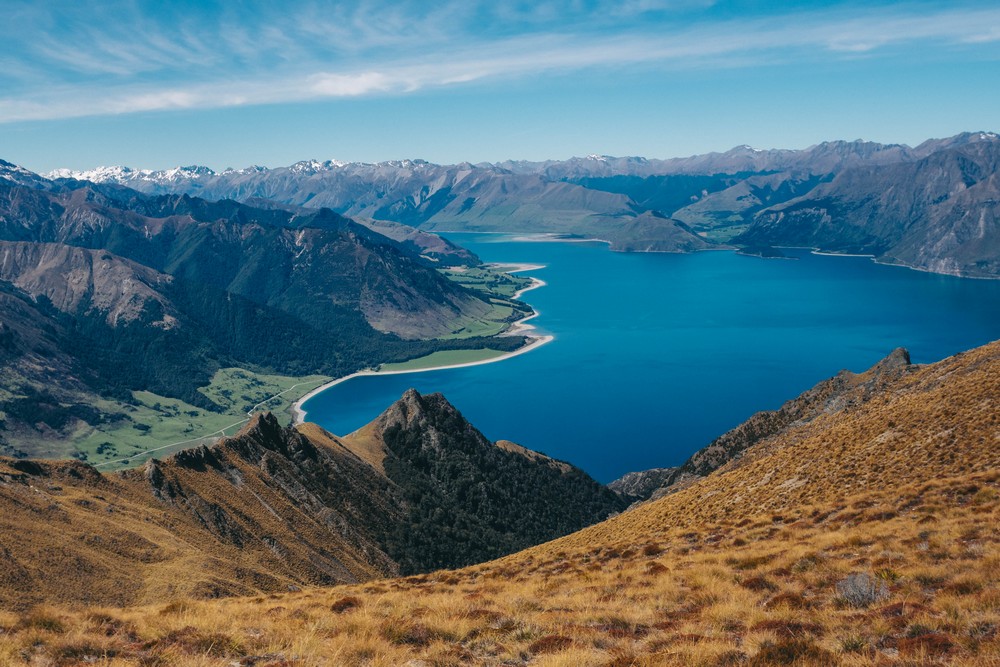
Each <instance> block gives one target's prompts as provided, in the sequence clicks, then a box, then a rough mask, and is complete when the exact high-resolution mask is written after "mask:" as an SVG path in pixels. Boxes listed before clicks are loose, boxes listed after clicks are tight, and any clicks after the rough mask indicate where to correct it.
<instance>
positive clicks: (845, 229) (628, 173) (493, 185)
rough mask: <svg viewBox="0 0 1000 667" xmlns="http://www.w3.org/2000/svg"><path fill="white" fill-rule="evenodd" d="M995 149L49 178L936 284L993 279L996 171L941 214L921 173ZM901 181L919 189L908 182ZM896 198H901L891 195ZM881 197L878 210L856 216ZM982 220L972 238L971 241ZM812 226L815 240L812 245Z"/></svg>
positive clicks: (840, 148) (976, 145)
mask: <svg viewBox="0 0 1000 667" xmlns="http://www.w3.org/2000/svg"><path fill="white" fill-rule="evenodd" d="M997 146H1000V139H998V137H997V135H996V134H995V133H992V132H964V133H961V134H958V135H955V136H953V137H947V138H943V139H929V140H927V141H924V142H922V143H921V144H919V145H917V146H915V147H911V146H907V145H903V144H880V143H877V142H870V141H862V140H856V141H839V140H838V141H826V142H822V143H819V144H816V145H813V146H810V147H808V148H805V149H801V150H790V149H768V150H761V149H754V148H751V147H749V146H737V147H735V148H733V149H730V150H729V151H726V152H722V153H707V154H704V155H695V156H690V157H685V158H670V159H665V160H660V159H650V158H641V157H621V158H619V157H613V156H596V155H591V156H587V157H584V158H570V159H568V160H547V161H540V162H529V161H517V160H507V161H503V162H497V163H480V164H475V165H474V164H470V163H459V164H455V165H437V164H433V163H430V162H427V161H425V160H396V161H386V162H378V163H350V162H341V161H334V160H327V161H323V162H321V161H318V160H307V161H301V162H297V163H295V164H293V165H290V166H288V167H276V168H272V169H266V168H258V167H255V168H248V169H241V170H227V171H224V172H214V171H212V170H209V169H206V168H194V167H192V168H183V169H181V168H175V169H171V170H161V171H151V170H145V171H135V170H128V169H125V168H109V169H103V170H97V171H90V172H72V171H57V172H52V174H51V175H52V176H61V177H62V176H69V177H75V178H80V177H89V178H95V179H98V180H105V181H107V182H119V183H124V184H129V185H133V186H134V187H137V188H139V189H142V190H145V191H147V192H153V193H165V192H175V193H176V192H184V193H188V194H198V195H201V196H206V197H209V198H214V199H223V198H230V199H238V200H249V199H254V198H264V199H270V200H273V201H276V202H279V203H281V204H286V205H293V206H299V207H318V206H327V207H330V208H332V209H334V210H336V211H338V212H340V213H342V214H344V215H350V216H355V217H363V218H368V219H373V220H392V221H395V222H397V223H404V224H407V225H410V226H413V227H419V228H421V229H425V230H444V231H483V232H495V231H506V232H515V233H532V232H534V233H546V234H557V235H566V236H572V237H575V238H581V237H583V238H596V239H603V240H605V241H607V242H609V244H610V246H611V249H612V250H621V251H639V252H643V251H656V252H692V251H695V250H703V249H708V248H713V247H717V248H727V247H730V246H729V245H727V244H729V243H735V244H737V245H743V246H749V247H752V248H760V247H768V246H775V245H798V246H805V247H817V248H819V249H820V250H824V251H830V252H850V253H852V254H858V253H870V254H874V255H876V256H878V259H879V261H884V262H889V263H899V264H903V265H905V266H911V267H914V268H918V269H922V270H928V271H933V272H938V273H948V274H954V275H962V276H975V277H994V276H997V275H1000V267H998V266H995V265H993V264H990V263H989V262H988V261H987V260H985V259H984V257H986V256H987V255H988V253H989V252H991V251H992V250H993V249H995V248H994V246H995V244H996V238H995V237H996V235H997V232H996V230H995V225H994V224H993V222H992V221H993V220H994V217H995V216H994V215H993V212H992V208H991V204H990V202H991V201H992V200H993V199H992V198H993V197H994V195H995V192H994V190H995V188H994V186H991V185H989V184H988V180H989V179H988V178H986V177H985V176H986V175H987V174H990V173H992V174H995V173H996V168H997V167H996V164H995V163H988V164H987V163H986V162H983V161H982V160H980V161H979V163H978V164H979V166H978V167H977V169H985V170H987V171H986V172H984V173H982V174H979V175H978V176H977V177H976V178H977V180H978V181H982V183H981V184H980V187H978V188H975V187H969V188H968V189H967V191H966V192H964V193H962V194H961V196H957V197H953V198H951V199H950V201H948V202H945V203H942V202H943V201H944V200H942V199H940V197H941V195H940V194H939V195H937V196H933V197H929V196H924V195H923V194H921V191H922V190H927V189H928V188H929V189H934V188H935V187H936V186H935V185H934V184H933V182H934V181H940V180H942V176H941V175H935V174H934V173H933V170H931V169H923V170H921V169H920V167H919V165H921V164H924V163H928V162H929V161H930V162H934V161H935V160H937V161H940V160H941V159H942V156H943V155H944V154H948V153H950V152H955V151H958V152H959V153H964V154H970V153H971V152H975V151H977V150H978V151H979V152H980V153H983V152H988V151H989V150H994V151H995V150H997ZM984 147H985V148H984ZM994 162H995V161H994ZM969 173H971V172H967V171H963V170H962V168H961V167H958V168H952V169H951V171H949V172H948V173H947V175H946V177H947V178H948V179H949V184H955V183H961V182H962V181H963V179H966V178H967V177H968V175H969ZM851 174H855V175H856V176H855V181H856V182H855V184H853V185H851V184H849V183H848V181H849V180H850V179H851V176H850V175H851ZM875 181H877V182H878V185H877V186H875V185H874V182H875ZM911 182H912V183H914V184H915V185H913V186H908V185H906V184H907V183H911ZM831 188H833V189H832V190H831ZM873 188H874V189H873ZM938 189H939V190H940V189H941V188H940V187H938ZM893 192H896V195H895V196H896V197H897V201H892V200H891V195H888V194H887V193H893ZM945 194H947V193H945ZM879 196H882V197H883V198H884V197H886V196H890V200H887V201H886V202H884V203H883V204H882V205H879V206H878V207H877V210H876V209H873V208H872V207H871V205H870V203H866V202H870V201H871V200H873V199H876V200H877V199H878V197H879ZM813 200H815V201H814V202H813V203H812V204H810V202H811V201H813ZM827 200H831V201H832V203H829V202H828V201H827ZM909 215H916V216H917V217H918V218H921V220H922V222H921V229H917V230H909V226H910V224H909V223H910V218H909V217H908V216H909ZM979 217H982V218H983V222H982V224H981V225H980V227H981V229H980V232H981V236H982V238H974V237H975V234H976V231H977V230H976V229H975V225H976V222H977V220H978V218H979ZM880 220H881V222H880ZM811 228H816V229H818V230H819V231H818V232H816V231H814V232H813V233H809V232H808V229H811ZM970 237H973V238H970Z"/></svg>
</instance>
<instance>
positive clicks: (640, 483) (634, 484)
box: [608, 468, 677, 500]
mask: <svg viewBox="0 0 1000 667" xmlns="http://www.w3.org/2000/svg"><path fill="white" fill-rule="evenodd" d="M676 470H677V468H651V469H649V470H640V471H638V472H630V473H626V474H625V475H622V476H621V477H619V478H618V479H616V480H615V481H613V482H611V483H610V484H608V488H609V489H611V490H612V491H614V492H615V493H617V494H618V495H619V496H621V497H623V498H627V499H629V500H636V499H637V500H646V499H648V498H649V497H650V496H652V495H653V492H654V491H656V490H657V489H659V488H660V487H662V486H664V485H665V484H667V483H668V482H669V480H670V479H671V477H672V476H673V474H674V472H675V471H676Z"/></svg>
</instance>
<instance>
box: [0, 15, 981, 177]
mask: <svg viewBox="0 0 1000 667" xmlns="http://www.w3.org/2000/svg"><path fill="white" fill-rule="evenodd" d="M2 5H3V9H4V13H5V15H6V18H5V20H4V22H3V24H2V26H0V157H2V158H4V159H7V160H10V161H12V162H16V163H18V164H22V165H24V166H26V167H28V168H30V169H34V170H38V171H46V170H49V169H53V168H56V167H71V168H88V167H93V166H96V165H98V164H126V165H129V166H133V167H141V168H163V167H170V166H176V165H181V164H183V165H187V164H204V165H208V166H210V167H213V168H216V169H219V168H224V167H227V166H232V167H243V166H248V165H250V164H261V165H265V166H281V165H286V164H290V163H292V162H295V161H297V160H301V159H310V158H318V159H327V158H337V159H341V160H362V161H378V160H386V159H397V158H424V159H427V160H431V161H434V162H445V163H450V162H459V161H465V160H468V161H471V162H479V161H486V160H489V161H496V160H502V159H507V158H513V159H545V158H559V159H561V158H567V157H570V156H573V155H585V154H588V153H602V154H612V155H644V156H648V157H672V156H680V155H691V154H695V153H702V152H707V151H717V150H726V149H728V148H731V147H732V146H735V145H738V144H743V143H747V144H750V145H753V146H757V147H762V148H772V147H774V148H803V147H806V146H809V145H811V144H814V143H817V142H819V141H823V140H827V139H856V138H864V139H870V140H875V141H883V142H901V143H910V144H914V143H917V142H920V141H922V140H924V139H927V138H930V137H941V136H949V135H952V134H955V133H957V132H960V131H963V130H998V129H1000V118H998V116H1000V6H997V4H996V3H995V2H960V1H958V2H937V3H931V2H896V3H888V2H881V3H880V2H798V3H792V2H764V1H745V2H724V1H721V0H720V1H718V2H713V1H711V0H620V1H618V2H610V1H608V0H535V1H534V2H522V1H520V0H510V1H508V2H503V1H500V0H498V1H495V2H489V1H480V0H438V1H436V2H426V1H425V0H412V1H409V0H404V1H400V2H388V1H383V0H357V1H355V2H319V1H311V0H303V1H301V2H295V3H279V2H219V3H210V2H202V1H198V2H195V1H188V2H154V1H148V2H143V1H133V2H119V1H116V0H105V1H100V2H87V1H85V0H75V1H72V2H55V1H52V2H46V1H45V0H3V3H2Z"/></svg>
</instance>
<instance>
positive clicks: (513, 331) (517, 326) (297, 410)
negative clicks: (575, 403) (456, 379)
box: [291, 263, 556, 426]
mask: <svg viewBox="0 0 1000 667" xmlns="http://www.w3.org/2000/svg"><path fill="white" fill-rule="evenodd" d="M490 266H492V267H495V268H500V267H512V268H504V269H503V270H504V272H505V273H517V272H519V271H534V270H537V269H544V268H545V265H544V264H517V263H509V264H508V263H496V264H491V265H490ZM531 281H532V282H531V284H530V285H528V286H527V287H525V288H524V289H521V290H518V291H517V292H515V293H514V296H513V297H512V298H514V299H518V298H520V296H521V295H522V294H524V293H525V292H528V291H531V290H533V289H538V288H539V287H544V286H545V285H546V284H547V283H546V282H545V281H544V280H539V279H538V278H534V277H532V279H531ZM540 314H541V313H540V311H538V310H536V309H534V308H532V310H531V313H529V314H528V315H525V316H524V317H522V318H521V319H519V320H517V321H516V322H513V323H511V326H510V328H509V329H508V330H507V331H504V332H503V333H500V334H497V336H498V337H499V336H521V335H523V336H525V337H526V338H528V339H529V341H530V342H529V343H528V344H527V345H525V346H523V347H519V348H518V349H516V350H514V351H513V352H508V353H506V354H501V355H500V356H498V357H493V358H491V359H482V360H480V361H466V362H463V363H459V364H446V365H444V366H431V367H429V368H410V369H406V370H399V371H378V370H362V371H356V372H354V373H351V374H350V375H345V376H344V377H341V378H336V379H333V380H330V381H329V382H326V383H324V384H322V385H320V386H318V387H316V388H315V389H313V390H312V391H310V392H309V393H307V394H306V395H305V396H302V397H301V398H300V399H299V400H297V401H295V402H294V403H292V405H291V411H292V424H293V425H296V426H297V425H299V424H302V423H304V422H305V420H306V416H307V415H308V414H309V413H308V412H307V411H306V410H303V409H302V406H303V405H304V404H305V403H306V401H308V400H310V399H312V398H313V397H315V396H316V395H317V394H321V393H322V392H324V391H326V390H327V389H329V388H331V387H335V386H337V385H338V384H340V383H342V382H347V381H348V380H353V379H354V378H359V377H365V376H369V375H404V374H406V373H426V372H428V371H442V370H447V369H450V368H468V367H471V366H482V365H484V364H495V363H497V362H498V361H506V360H507V359H510V358H512V357H516V356H518V355H521V354H527V353H528V352H531V351H532V350H536V349H538V348H540V347H541V346H542V345H545V344H546V343H551V342H552V341H553V340H555V338H556V337H555V336H552V335H549V334H546V335H543V336H537V335H536V336H532V335H530V334H529V333H527V332H530V331H534V330H535V325H533V324H525V323H526V322H527V321H528V320H530V319H532V318H535V317H538V316H539V315H540Z"/></svg>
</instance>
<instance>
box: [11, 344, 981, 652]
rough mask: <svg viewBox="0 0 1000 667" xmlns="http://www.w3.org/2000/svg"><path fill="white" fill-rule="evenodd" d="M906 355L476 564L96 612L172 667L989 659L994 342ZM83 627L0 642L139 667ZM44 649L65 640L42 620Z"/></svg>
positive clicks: (76, 624) (73, 620) (84, 620)
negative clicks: (652, 487)
mask: <svg viewBox="0 0 1000 667" xmlns="http://www.w3.org/2000/svg"><path fill="white" fill-rule="evenodd" d="M901 356H902V355H901V354H896V355H894V357H895V358H896V360H895V362H890V364H889V366H891V367H894V369H893V368H887V369H884V370H885V371H886V372H885V373H883V374H882V375H881V378H882V379H881V380H878V379H877V378H876V377H875V374H870V375H869V377H867V378H860V377H859V378H856V379H857V380H858V382H857V383H855V384H856V386H857V387H861V386H863V385H865V384H868V386H869V388H870V391H861V392H860V393H857V394H855V395H854V396H853V397H852V400H851V401H850V402H849V404H847V405H844V406H842V407H841V409H836V410H833V411H830V412H825V411H820V413H819V414H816V415H815V416H814V417H813V418H811V419H808V420H806V421H803V422H793V423H792V424H791V425H790V426H788V427H786V428H784V429H781V430H780V432H777V433H774V434H773V435H771V436H769V437H764V438H762V439H760V440H758V441H757V442H756V444H754V445H752V446H750V447H749V448H747V449H746V450H745V451H744V452H743V455H742V456H741V457H740V458H738V459H735V460H733V461H731V462H729V463H728V464H726V465H724V466H723V467H721V468H719V469H717V470H715V471H714V472H712V473H710V474H709V475H707V476H706V477H704V478H702V479H700V480H697V481H696V482H694V483H693V484H691V485H690V486H688V487H687V488H684V489H682V490H679V491H677V492H676V493H672V494H670V495H667V496H666V497H663V498H661V499H659V500H655V501H652V502H649V503H645V504H642V505H640V506H638V507H637V508H635V509H633V510H630V511H628V512H625V513H623V514H621V515H619V516H616V517H614V518H612V519H609V520H608V521H605V522H603V523H601V524H597V525H595V526H592V527H590V528H587V529H584V530H582V531H579V532H577V533H574V534H572V535H569V536H567V537H564V538H562V539H559V540H555V541H553V542H550V543H547V544H543V545H540V546H537V547H534V548H531V549H528V550H526V551H523V552H520V553H517V554H514V555H511V556H508V557H506V558H503V559H500V560H497V561H494V562H491V563H486V564H483V565H479V566H474V567H470V568H466V569H463V570H457V571H451V572H438V573H434V574H430V575H422V576H414V577H408V578H405V579H398V580H391V581H384V582H371V583H369V584H365V585H360V586H346V587H336V588H332V589H325V590H309V591H303V592H299V593H290V594H285V595H282V596H279V597H278V598H275V599H263V598H256V599H230V600H225V601H219V602H201V603H197V604H195V603H191V605H189V606H187V607H186V608H185V611H184V613H183V616H177V615H174V612H172V611H171V609H170V608H169V607H164V606H163V605H157V606H152V607H148V608H144V609H135V610H130V611H125V612H114V613H112V614H111V615H110V616H111V618H112V619H113V620H114V622H115V623H118V624H119V625H125V626H127V627H130V628H132V631H133V632H134V634H135V635H136V636H138V637H140V638H141V641H142V642H144V643H143V644H142V645H143V646H144V647H146V648H144V649H142V650H146V651H149V652H151V653H152V654H153V655H156V656H160V657H162V658H169V659H170V660H171V661H173V662H175V664H181V665H195V664H210V665H216V664H218V665H222V664H226V661H237V660H247V659H250V657H251V656H257V657H256V658H254V659H255V660H257V661H258V663H259V664H279V663H280V661H281V660H287V659H288V658H289V657H290V656H292V655H295V656H300V657H307V659H309V660H315V661H318V662H323V661H328V662H329V661H335V662H337V661H339V662H341V663H343V664H361V663H363V662H371V663H372V664H386V665H388V664H406V663H407V662H408V661H419V662H425V663H428V664H435V663H436V664H446V665H467V664H469V665H498V664H510V665H529V664H532V665H534V664H538V665H569V664H573V665H594V666H598V665H601V666H604V665H643V666H647V667H651V666H653V665H694V664H704V665H740V664H747V665H761V666H763V665H778V664H786V665H858V666H861V665H887V664H900V665H930V664H948V665H963V666H970V667H971V666H972V665H991V664H996V663H997V662H998V661H1000V633H998V628H1000V614H998V612H997V605H996V602H997V593H996V587H995V581H996V572H997V568H998V564H1000V555H998V551H997V548H998V545H1000V532H998V529H997V526H998V525H1000V449H998V448H997V442H998V437H1000V435H998V434H1000V422H998V417H997V415H998V414H1000V413H998V411H997V407H998V406H997V400H998V397H1000V343H993V344H991V345H987V346H985V347H982V348H978V349H976V350H972V351H970V352H967V353H964V354H960V355H957V356H955V357H951V358H949V359H945V360H944V361H941V362H938V363H936V364H930V365H927V366H920V367H912V366H910V365H908V364H905V363H902V362H904V361H905V359H900V357H901ZM848 380H850V379H849V378H846V379H844V381H845V382H847V381H848ZM873 381H874V382H873ZM848 383H853V382H848ZM820 400H823V399H820ZM91 618H92V617H88V616H87V615H85V613H80V612H76V611H72V610H65V609H62V610H54V611H50V612H49V615H48V616H42V617H40V620H35V621H32V617H30V616H23V617H22V616H10V617H9V620H8V621H7V622H8V624H9V625H10V626H12V627H14V628H18V629H16V630H15V633H14V634H13V635H12V636H11V638H10V639H9V641H10V642H11V644H12V646H13V647H14V648H12V649H11V650H12V651H13V650H26V647H28V646H30V642H32V641H34V642H38V641H39V633H40V631H39V630H33V629H31V628H37V627H40V626H43V623H44V622H46V621H47V622H48V623H49V624H50V625H51V623H52V622H53V621H55V622H57V623H59V624H62V626H61V627H64V628H72V629H73V630H72V631H73V632H76V633H79V634H80V635H82V636H84V637H87V638H88V640H89V641H91V642H93V643H94V646H97V647H101V648H103V649H110V650H115V651H119V653H118V655H119V656H121V659H125V657H126V656H134V655H137V652H136V649H134V648H130V646H131V645H130V644H129V641H130V640H129V639H128V638H127V637H126V636H125V633H123V632H119V631H112V632H109V633H107V634H99V631H98V630H95V629H91V628H93V627H94V621H92V620H90V619H91ZM32 622H34V625H31V623H32ZM20 628H24V629H20ZM248 628H253V629H254V634H252V635H250V634H247V629H248ZM307 628H308V629H309V631H310V632H311V633H313V634H312V635H310V636H311V637H313V638H314V639H312V640H310V641H309V642H308V643H306V644H303V643H302V641H301V637H302V632H304V631H305V630H306V629H307ZM182 630H183V632H184V633H185V634H183V635H180V634H178V633H180V632H181V631H182ZM77 636H79V635H77ZM206 637H214V638H215V640H216V641H217V642H221V641H223V640H225V642H226V643H225V644H224V645H222V646H221V648H219V649H218V651H217V653H215V654H214V655H207V656H206V655H205V653H204V652H203V651H199V649H198V648H197V647H198V646H199V645H200V644H198V641H196V640H200V641H204V639H205V638H206ZM61 642H62V643H61ZM37 651H38V652H39V653H41V654H42V655H46V656H50V657H51V656H59V655H62V654H64V653H65V652H67V651H68V649H67V648H66V642H65V641H64V640H60V635H59V634H58V633H57V632H54V631H51V630H48V631H45V632H43V633H41V648H39V649H37ZM112 664H114V663H112ZM411 664H418V663H417V662H412V663H411Z"/></svg>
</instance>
